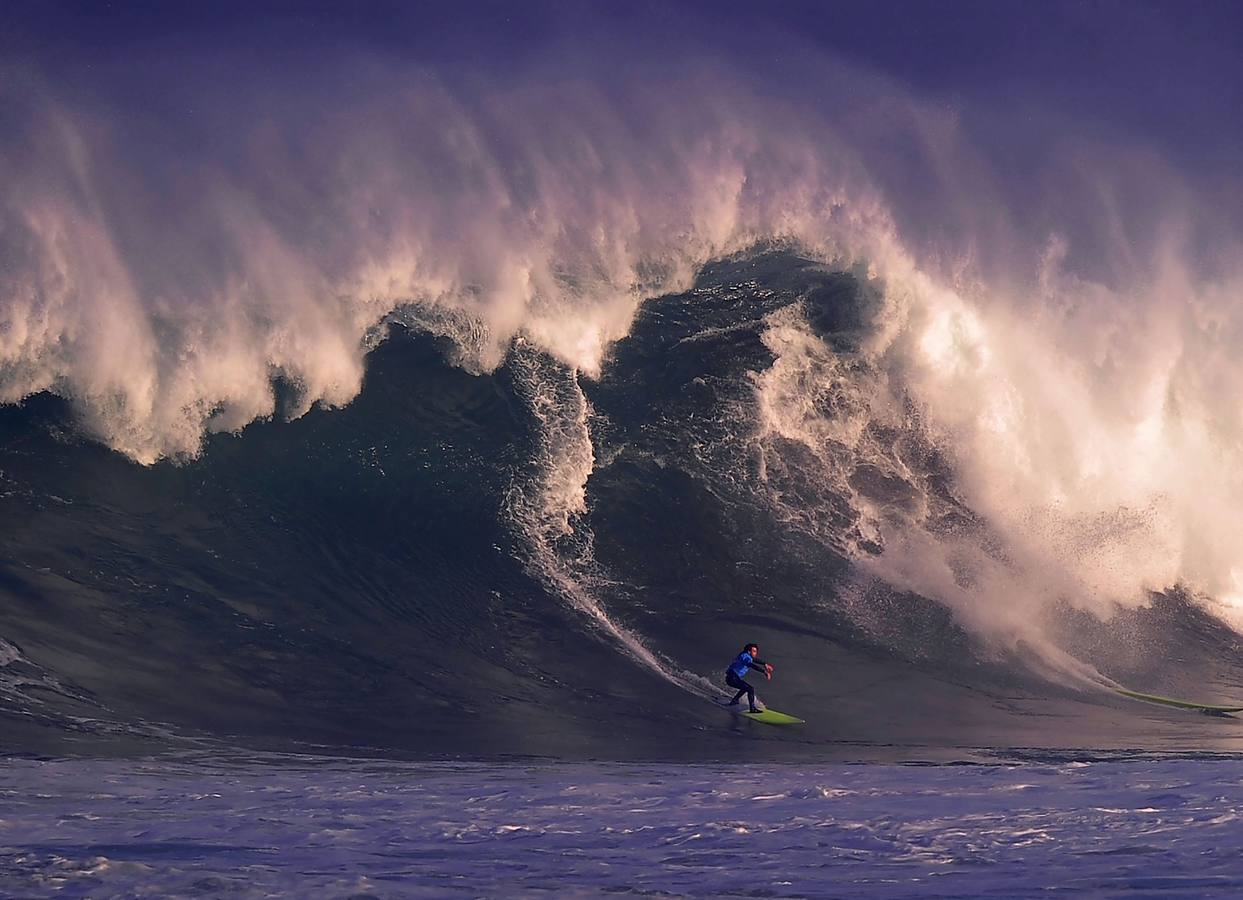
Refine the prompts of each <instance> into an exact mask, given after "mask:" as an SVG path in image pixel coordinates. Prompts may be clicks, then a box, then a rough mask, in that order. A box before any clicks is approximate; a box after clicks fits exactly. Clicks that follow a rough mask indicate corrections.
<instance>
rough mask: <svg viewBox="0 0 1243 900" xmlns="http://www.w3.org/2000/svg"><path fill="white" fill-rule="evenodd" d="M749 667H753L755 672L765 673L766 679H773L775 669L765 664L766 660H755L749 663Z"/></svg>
mask: <svg viewBox="0 0 1243 900" xmlns="http://www.w3.org/2000/svg"><path fill="white" fill-rule="evenodd" d="M748 665H749V666H751V668H753V669H755V671H757V672H763V673H764V677H766V678H772V677H773V667H772V666H771V665H770V664H768V663H766V662H764V660H762V659H757V660H753V661H752V662H750V663H748Z"/></svg>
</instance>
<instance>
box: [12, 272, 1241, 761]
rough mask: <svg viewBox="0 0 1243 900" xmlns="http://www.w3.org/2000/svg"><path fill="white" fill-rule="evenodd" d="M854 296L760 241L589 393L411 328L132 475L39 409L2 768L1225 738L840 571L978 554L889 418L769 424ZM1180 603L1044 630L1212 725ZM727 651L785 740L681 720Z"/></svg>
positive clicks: (752, 727) (1212, 661)
mask: <svg viewBox="0 0 1243 900" xmlns="http://www.w3.org/2000/svg"><path fill="white" fill-rule="evenodd" d="M879 291H880V287H879V286H878V285H876V284H874V283H873V282H871V281H869V280H868V278H867V277H866V275H865V274H863V273H862V272H861V271H840V270H837V269H834V268H833V267H826V266H824V265H822V264H819V263H816V262H813V261H811V260H808V259H805V258H803V257H801V256H799V255H797V254H795V253H792V252H789V251H785V250H779V249H767V250H764V249H761V250H758V251H755V252H753V253H749V254H745V255H743V256H740V257H735V258H731V259H728V260H724V261H720V262H718V263H714V264H712V265H710V266H708V267H707V268H706V269H705V270H704V271H703V272H702V273H701V274H700V276H699V278H698V280H697V282H696V284H695V286H694V287H693V288H692V289H691V290H689V291H688V292H686V293H683V294H678V295H673V296H664V297H658V298H653V299H651V300H649V301H648V302H646V303H645V304H644V305H643V306H642V308H641V310H640V312H639V314H638V318H637V320H636V321H635V322H634V324H633V326H632V328H631V331H630V334H629V336H628V337H626V338H625V339H623V340H622V341H620V342H619V343H617V344H616V345H615V346H614V347H613V348H612V350H611V352H610V355H609V357H608V360H607V362H606V365H605V367H604V370H603V371H602V373H601V375H600V377H599V378H598V379H594V380H592V379H586V378H583V377H581V376H576V375H575V373H572V372H570V371H568V370H566V369H565V368H564V367H563V366H561V365H559V364H558V363H556V362H554V361H553V360H551V359H549V358H546V357H543V356H542V355H540V354H539V353H536V352H535V351H533V350H531V349H530V348H528V347H526V346H524V345H522V344H517V345H515V346H514V347H513V348H512V349H511V352H510V355H509V357H508V359H507V360H506V361H505V363H504V364H502V365H501V367H500V368H498V369H497V370H496V371H495V372H493V373H492V374H484V375H475V374H469V373H467V372H466V371H463V370H462V369H461V368H458V367H457V366H455V365H454V364H453V363H452V359H453V348H452V346H451V345H450V344H449V343H448V342H447V341H445V340H444V339H441V338H436V337H433V336H431V335H429V334H428V333H426V332H421V331H419V330H417V329H416V328H414V327H413V326H412V327H409V328H407V327H403V326H401V325H398V324H393V325H392V326H391V330H390V332H389V335H388V337H387V339H386V340H385V341H383V342H382V343H381V344H380V345H379V346H378V347H377V348H376V349H375V350H374V351H373V352H372V353H371V354H370V356H369V358H368V360H367V374H366V382H365V385H364V388H363V391H362V393H361V395H360V396H359V397H358V398H357V399H356V400H355V401H354V402H352V403H350V404H349V405H347V406H345V407H343V408H340V409H321V408H316V409H313V410H312V411H310V412H309V413H307V414H306V415H304V416H302V417H300V418H297V419H294V420H292V421H284V420H282V419H280V417H278V418H277V420H275V421H269V422H263V423H259V424H254V425H251V426H249V427H247V428H246V429H245V430H244V431H242V432H241V433H240V434H237V435H227V434H222V435H216V436H214V437H212V438H210V439H209V440H208V442H207V445H206V447H205V449H204V451H203V453H202V455H201V456H200V457H198V458H196V459H192V460H182V461H179V462H170V461H164V462H160V463H157V464H155V465H152V466H149V467H144V466H140V465H137V464H134V463H132V462H130V461H128V460H127V459H126V458H124V457H123V456H121V455H120V454H118V453H116V452H113V451H111V450H108V449H106V448H104V447H102V446H100V445H99V444H97V443H94V442H92V441H91V440H89V439H87V438H85V437H83V436H81V435H80V433H79V431H78V430H77V427H76V426H75V424H74V421H73V419H72V417H71V415H70V413H69V411H68V409H67V407H66V404H65V403H64V402H63V401H61V400H59V399H57V398H55V397H52V396H50V395H38V396H35V397H32V398H30V399H28V400H27V401H26V402H25V403H23V404H21V405H20V406H10V407H4V408H0V542H2V543H0V639H2V643H0V714H2V715H3V724H4V739H3V741H4V743H3V746H2V748H0V749H4V750H5V751H8V752H22V751H30V752H104V751H108V750H110V749H115V748H119V747H132V746H136V745H141V746H151V745H153V744H154V745H164V744H169V743H182V742H185V741H194V740H204V739H207V740H225V741H229V742H237V743H243V744H250V745H262V746H275V747H282V748H292V747H304V746H307V745H310V744H321V745H322V744H326V745H330V746H331V747H333V748H337V749H344V748H353V749H354V751H356V752H363V751H367V752H371V751H376V752H386V753H401V754H418V755H446V754H451V755H468V756H511V755H542V756H554V757H561V758H579V757H606V758H689V759H721V758H732V757H735V756H740V755H753V754H759V755H761V756H766V757H773V758H784V757H802V758H831V757H842V756H847V757H857V756H861V757H890V756H897V757H904V758H912V757H915V758H922V757H929V758H931V757H942V756H947V755H948V756H961V755H963V754H964V753H968V752H969V751H970V749H971V748H978V747H1013V746H1039V747H1083V746H1094V747H1101V748H1113V747H1138V746H1142V747H1147V748H1151V749H1175V748H1177V749H1189V748H1190V749H1197V748H1199V749H1222V748H1233V747H1235V744H1236V741H1235V738H1233V737H1232V736H1231V733H1230V732H1229V730H1228V729H1224V728H1222V727H1220V723H1218V722H1208V721H1203V720H1201V719H1200V718H1197V717H1195V716H1194V715H1187V714H1185V713H1183V712H1182V711H1180V710H1167V709H1160V708H1156V707H1145V706H1142V705H1137V704H1135V703H1133V702H1132V701H1130V700H1127V699H1126V698H1124V697H1122V696H1120V695H1118V694H1116V693H1110V692H1107V691H1104V690H1095V689H1093V688H1092V687H1091V686H1090V685H1087V684H1085V683H1084V682H1082V681H1079V682H1073V681H1069V680H1068V679H1066V678H1065V677H1062V676H1059V674H1058V673H1056V672H1052V671H1051V669H1050V666H1049V663H1048V656H1047V654H1044V655H1042V654H1041V653H1038V652H1036V651H1035V650H1034V649H1032V648H1030V647H1026V646H1024V645H1023V643H1022V642H1018V643H1014V644H1011V645H1009V646H1004V645H998V644H997V643H996V642H995V641H990V640H987V639H986V637H985V636H983V635H981V634H979V633H977V632H975V631H972V630H970V629H969V628H967V627H965V626H964V624H963V623H962V619H961V616H956V615H955V614H953V613H951V612H950V611H949V610H948V609H947V608H946V607H945V606H943V605H941V604H940V603H938V602H935V601H934V600H932V599H929V598H927V597H923V596H920V595H919V594H918V593H917V592H911V591H909V590H898V589H894V588H891V587H888V586H886V585H885V584H884V583H882V582H880V581H877V580H875V579H873V580H871V581H866V580H864V579H861V578H860V572H861V571H864V570H866V567H867V565H868V561H869V560H871V559H875V558H877V557H878V556H880V555H882V554H883V553H884V552H885V551H886V547H885V546H883V540H882V539H881V538H878V537H877V535H878V534H879V532H876V531H874V530H873V527H872V523H874V522H875V521H876V520H877V519H878V517H879V518H881V519H883V518H885V517H901V516H903V515H908V514H909V513H910V510H911V509H913V508H914V507H915V506H919V508H920V509H921V510H923V509H935V510H937V511H938V516H939V517H940V518H939V519H937V521H938V522H941V523H942V525H943V527H945V528H950V527H951V525H952V526H953V528H955V529H957V532H956V533H962V534H970V535H975V536H976V537H977V538H978V539H980V540H983V538H982V537H980V536H981V535H986V533H987V531H988V524H987V522H985V521H983V520H982V519H981V518H980V517H979V516H977V515H975V514H974V513H973V512H972V511H971V510H970V509H969V508H967V506H966V505H964V503H963V501H962V500H961V499H959V498H958V496H957V494H956V492H955V490H954V475H953V467H952V464H951V460H949V459H948V458H947V457H946V456H945V454H944V451H943V450H942V449H939V448H938V446H937V445H936V444H935V442H933V441H931V439H930V438H929V436H928V434H927V433H926V432H924V431H922V430H921V429H920V428H919V427H918V423H917V422H916V421H915V420H914V419H912V420H909V421H905V422H903V421H893V420H890V421H886V422H870V423H867V424H866V429H867V433H868V435H869V441H870V443H868V444H867V446H868V447H870V448H872V449H871V450H869V451H868V452H867V453H863V452H862V451H860V450H859V449H858V447H860V446H863V444H858V445H856V446H855V447H854V448H853V449H852V448H849V447H847V446H846V445H845V444H841V445H840V446H839V445H837V444H835V443H834V442H833V441H830V442H828V443H826V444H825V445H824V447H827V448H828V449H824V448H821V450H818V451H815V452H813V449H814V448H813V449H809V445H808V444H806V443H800V442H799V441H796V440H793V439H792V438H790V437H788V436H782V435H780V434H778V433H775V432H773V431H772V430H771V429H769V430H767V431H766V430H765V428H766V426H765V425H764V421H765V420H764V418H763V416H764V414H765V413H764V410H763V401H764V399H765V397H766V396H771V394H770V395H766V394H765V391H766V390H768V389H769V388H770V387H771V385H770V384H769V383H768V382H765V381H764V379H765V376H766V374H771V373H773V372H774V367H775V366H777V365H779V364H780V362H781V359H782V358H783V357H782V354H783V353H785V351H783V350H782V349H781V345H780V344H779V342H777V341H776V339H775V338H774V329H778V328H781V327H785V326H784V325H783V323H785V324H786V325H789V326H790V327H792V328H794V329H795V332H796V333H797V334H799V335H803V336H805V337H806V340H808V341H810V342H812V345H813V346H815V347H817V348H819V349H818V350H817V353H820V354H821V356H820V357H818V358H819V359H821V360H822V361H824V360H832V361H833V364H834V365H836V366H838V367H839V369H838V370H837V371H838V376H837V377H838V378H839V380H840V385H841V390H840V391H839V392H838V393H836V394H834V393H832V392H828V393H824V392H820V393H818V394H817V395H816V398H815V402H816V403H818V404H820V408H819V410H818V412H817V415H818V416H819V417H820V419H822V420H824V421H842V420H845V419H848V418H850V416H852V415H855V414H856V413H857V412H858V409H859V408H860V407H858V403H859V402H860V391H861V389H862V388H861V387H860V386H863V388H866V386H867V385H869V384H871V383H872V382H871V381H869V379H870V378H871V377H872V375H873V374H874V373H870V372H869V371H868V368H867V365H866V363H864V362H863V361H862V358H861V357H860V356H859V355H858V354H857V352H856V350H857V348H858V346H859V344H860V342H861V341H863V340H865V339H866V337H867V335H868V333H869V329H870V328H871V327H872V321H871V316H872V312H873V311H874V309H875V308H876V305H877V304H878V302H879V296H880V294H879ZM408 321H414V320H413V319H409V320H408ZM792 333H794V332H792ZM282 390H283V391H284V392H285V393H286V394H287V395H288V397H290V398H292V397H293V396H294V395H295V394H296V386H290V385H285V386H283V387H282ZM290 402H291V403H292V402H293V400H292V399H291V400H290ZM852 404H854V405H852ZM835 447H836V449H834V448H835ZM876 448H881V449H880V450H877V449H876ZM898 462H901V466H900V467H899V466H898V465H897V463H898ZM576 473H577V474H576ZM586 473H589V477H588V475H587V474H586ZM584 479H585V480H584ZM567 498H568V499H567ZM1003 599H1004V598H997V600H998V602H1002V601H1003ZM1197 609H1198V608H1197V607H1195V606H1194V605H1192V604H1191V603H1189V602H1188V601H1187V600H1185V599H1183V598H1180V597H1178V596H1173V595H1171V596H1157V597H1155V598H1154V600H1153V602H1152V604H1151V605H1150V606H1148V607H1146V608H1143V609H1139V610H1135V611H1131V612H1121V611H1120V612H1118V614H1117V615H1115V616H1114V617H1112V618H1111V619H1109V620H1108V621H1102V620H1100V619H1098V618H1096V617H1094V616H1091V615H1089V614H1087V613H1082V612H1075V611H1073V610H1072V609H1071V608H1069V607H1068V608H1066V609H1063V610H1055V611H1052V612H1050V613H1048V614H1047V616H1046V618H1047V621H1045V622H1044V623H1043V627H1044V633H1045V634H1047V635H1050V636H1051V640H1053V641H1054V642H1055V643H1056V645H1057V646H1058V648H1059V649H1060V650H1061V651H1062V652H1064V653H1066V654H1067V655H1068V657H1069V658H1073V659H1075V660H1078V661H1079V662H1081V663H1083V664H1084V666H1085V667H1090V668H1092V669H1093V670H1094V671H1096V672H1098V673H1099V674H1100V675H1101V676H1102V677H1103V678H1113V679H1116V680H1117V681H1119V682H1123V683H1126V684H1128V685H1129V686H1131V687H1134V688H1137V689H1147V688H1149V687H1151V688H1152V689H1154V690H1155V689H1156V688H1158V687H1159V688H1160V689H1161V690H1160V693H1162V694H1176V695H1178V696H1184V695H1186V694H1189V693H1193V694H1195V697H1194V699H1195V700H1198V701H1203V702H1210V701H1213V700H1220V701H1225V702H1228V701H1229V700H1230V699H1238V697H1239V696H1243V672H1240V670H1239V669H1238V667H1237V664H1236V663H1235V662H1234V659H1235V657H1236V656H1237V653H1236V652H1235V647H1236V644H1235V637H1234V635H1233V632H1230V631H1229V630H1228V629H1226V628H1225V627H1224V626H1221V625H1219V624H1217V623H1216V622H1215V620H1212V619H1210V618H1208V617H1206V616H1205V615H1204V614H1202V613H1200V612H1198V611H1197ZM749 641H756V642H758V643H759V644H760V647H761V653H762V655H763V657H764V658H766V659H767V660H768V661H770V662H773V663H774V664H775V665H776V677H775V678H774V679H773V680H772V681H771V682H766V681H764V680H763V678H762V676H760V677H757V678H756V681H757V683H758V686H759V688H760V693H761V696H762V697H763V698H764V699H765V700H766V701H767V702H768V703H769V704H770V705H772V706H773V707H775V708H777V709H780V710H782V711H785V712H789V713H793V714H796V715H797V716H799V717H801V718H803V719H805V720H806V725H804V726H798V727H797V728H789V729H770V728H766V727H765V726H764V725H762V724H759V723H752V722H746V721H739V720H737V719H735V718H734V717H733V716H731V715H729V714H728V713H725V712H723V711H721V710H720V709H718V708H717V707H715V706H714V705H713V704H712V703H711V702H709V701H710V698H711V696H712V694H713V693H715V692H716V691H718V690H719V691H721V692H723V691H724V687H723V685H722V684H721V681H722V673H723V670H724V667H725V665H726V664H727V663H728V662H729V660H730V659H731V658H732V657H733V656H734V655H735V654H736V653H737V652H738V649H739V648H740V647H741V646H742V645H743V644H744V643H745V642H749ZM1232 691H1233V692H1234V693H1233V694H1232V693H1231V692H1232Z"/></svg>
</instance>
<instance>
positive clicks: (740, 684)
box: [725, 672, 755, 712]
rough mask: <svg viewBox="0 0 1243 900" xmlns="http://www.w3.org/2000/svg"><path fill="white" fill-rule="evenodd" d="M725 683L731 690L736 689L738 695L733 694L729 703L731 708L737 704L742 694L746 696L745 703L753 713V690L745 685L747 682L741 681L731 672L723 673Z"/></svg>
mask: <svg viewBox="0 0 1243 900" xmlns="http://www.w3.org/2000/svg"><path fill="white" fill-rule="evenodd" d="M725 683H726V684H728V685H729V686H730V687H732V688H738V693H736V694H734V699H733V700H731V701H729V703H730V705H731V706H733V705H734V704H735V703H737V702H738V701H739V699H741V698H742V695H743V694H746V695H747V703H748V704H749V705H750V707H751V711H752V712H755V688H753V687H751V685H749V684H747V682H745V681H743V680H742V679H741V678H739V677H738V676H737V675H735V674H734V673H733V672H726V673H725Z"/></svg>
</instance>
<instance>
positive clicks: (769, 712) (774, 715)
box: [741, 709, 804, 725]
mask: <svg viewBox="0 0 1243 900" xmlns="http://www.w3.org/2000/svg"><path fill="white" fill-rule="evenodd" d="M741 715H742V716H744V717H746V718H748V719H750V720H751V721H752V722H763V723H764V724H765V725H802V724H804V723H803V720H802V719H798V718H795V717H794V716H788V715H786V714H785V713H783V712H777V710H775V709H761V710H760V711H759V712H744V713H741Z"/></svg>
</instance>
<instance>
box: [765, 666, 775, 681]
mask: <svg viewBox="0 0 1243 900" xmlns="http://www.w3.org/2000/svg"><path fill="white" fill-rule="evenodd" d="M764 677H765V678H767V679H768V680H769V681H772V678H773V667H772V666H771V665H769V664H768V663H765V664H764Z"/></svg>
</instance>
